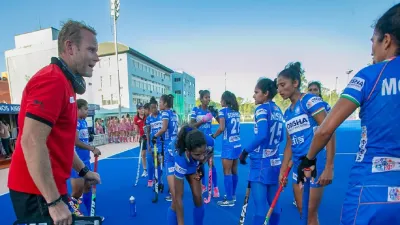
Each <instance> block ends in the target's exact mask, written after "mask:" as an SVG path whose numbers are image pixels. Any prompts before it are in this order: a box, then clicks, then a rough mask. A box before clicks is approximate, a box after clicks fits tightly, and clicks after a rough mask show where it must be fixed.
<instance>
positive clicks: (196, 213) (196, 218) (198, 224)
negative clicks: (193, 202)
mask: <svg viewBox="0 0 400 225" xmlns="http://www.w3.org/2000/svg"><path fill="white" fill-rule="evenodd" d="M203 220H204V205H201V206H199V207H196V206H195V207H194V208H193V224H194V225H203Z"/></svg>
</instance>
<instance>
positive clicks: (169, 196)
mask: <svg viewBox="0 0 400 225" xmlns="http://www.w3.org/2000/svg"><path fill="white" fill-rule="evenodd" d="M165 201H167V202H172V196H171V194H169V195H168V196H167V197H165Z"/></svg>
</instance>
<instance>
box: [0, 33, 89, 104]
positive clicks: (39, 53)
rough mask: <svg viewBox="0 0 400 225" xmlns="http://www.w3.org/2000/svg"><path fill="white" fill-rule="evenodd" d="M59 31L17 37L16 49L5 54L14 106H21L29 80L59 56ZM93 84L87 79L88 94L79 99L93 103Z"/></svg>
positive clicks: (79, 96)
mask: <svg viewBox="0 0 400 225" xmlns="http://www.w3.org/2000/svg"><path fill="white" fill-rule="evenodd" d="M58 33H59V30H57V29H55V28H53V27H50V28H46V29H42V30H38V31H34V32H29V33H25V34H20V35H16V36H15V37H14V41H15V48H14V49H11V50H8V51H6V52H5V59H6V69H7V73H8V81H9V86H10V95H11V103H12V104H20V103H21V98H22V92H23V90H24V88H25V86H26V84H27V82H28V80H29V79H30V78H31V77H32V76H33V75H35V73H36V72H38V71H39V70H40V69H41V68H43V67H44V66H46V65H48V64H50V60H51V57H57V56H58V44H57V38H58ZM91 94H92V91H91V82H90V79H86V92H85V94H83V95H78V96H77V98H84V99H86V100H87V101H88V102H89V103H92V102H93V96H92V95H91Z"/></svg>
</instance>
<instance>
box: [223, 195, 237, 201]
mask: <svg viewBox="0 0 400 225" xmlns="http://www.w3.org/2000/svg"><path fill="white" fill-rule="evenodd" d="M226 198H227V197H226V195H224V200H226ZM232 200H233V201H234V202H236V195H233V196H232Z"/></svg>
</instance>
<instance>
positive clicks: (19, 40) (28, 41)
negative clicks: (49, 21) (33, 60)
mask: <svg viewBox="0 0 400 225" xmlns="http://www.w3.org/2000/svg"><path fill="white" fill-rule="evenodd" d="M58 33H59V30H57V29H55V28H47V29H43V30H39V31H34V32H30V33H25V34H20V35H16V36H15V37H14V42H15V48H23V47H27V46H30V45H38V44H46V43H50V42H52V41H54V40H57V37H58Z"/></svg>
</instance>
